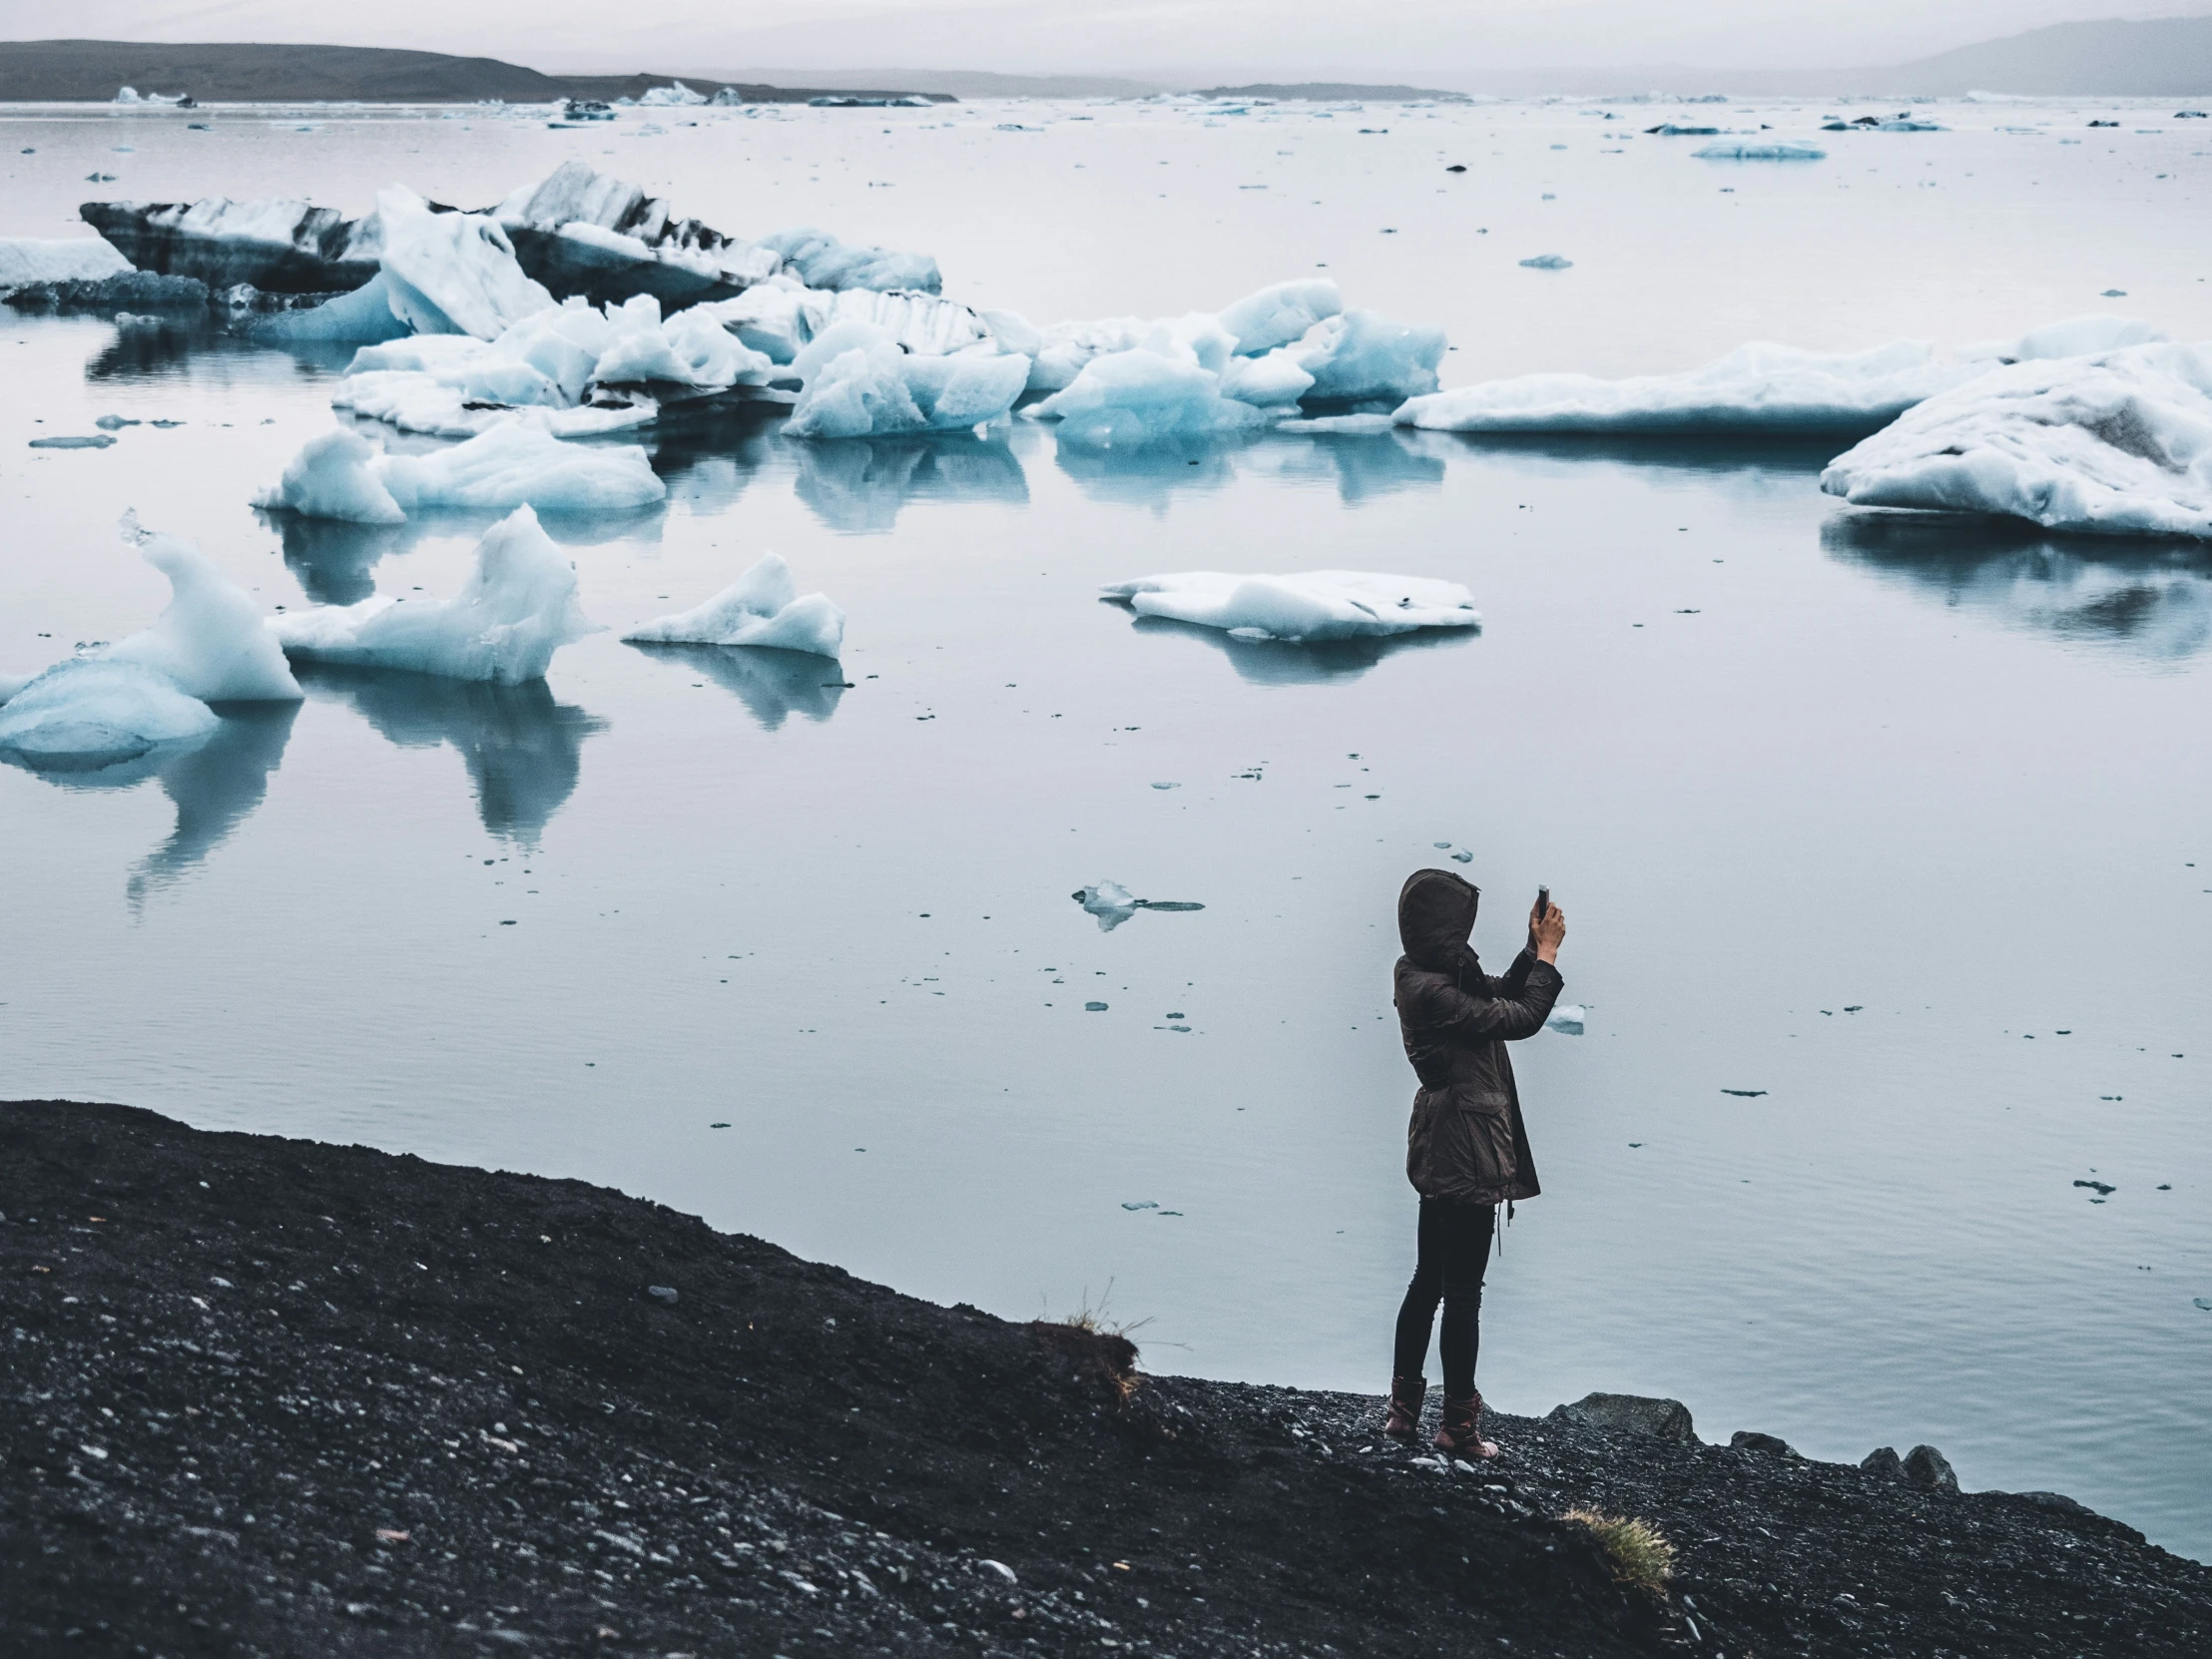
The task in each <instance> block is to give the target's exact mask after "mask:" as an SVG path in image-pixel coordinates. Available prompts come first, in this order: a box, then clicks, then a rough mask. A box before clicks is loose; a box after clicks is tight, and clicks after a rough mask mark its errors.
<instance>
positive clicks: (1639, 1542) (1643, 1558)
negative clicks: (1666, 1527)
mask: <svg viewBox="0 0 2212 1659" xmlns="http://www.w3.org/2000/svg"><path fill="white" fill-rule="evenodd" d="M1559 1518H1560V1519H1561V1520H1563V1521H1572V1522H1573V1523H1574V1524H1575V1525H1577V1526H1579V1527H1582V1528H1583V1529H1585V1530H1586V1531H1587V1532H1588V1533H1589V1534H1590V1536H1591V1537H1593V1538H1595V1539H1596V1540H1597V1542H1598V1547H1599V1548H1600V1549H1602V1550H1604V1551H1605V1556H1606V1560H1607V1561H1608V1562H1609V1563H1610V1564H1611V1566H1612V1569H1613V1576H1614V1577H1615V1578H1617V1579H1619V1580H1620V1581H1621V1582H1622V1583H1623V1584H1632V1585H1634V1586H1635V1587H1636V1588H1637V1589H1639V1590H1649V1591H1650V1592H1651V1593H1652V1594H1653V1595H1665V1594H1666V1593H1667V1580H1668V1579H1670V1578H1672V1577H1673V1576H1674V1545H1672V1544H1670V1543H1668V1542H1667V1540H1666V1537H1665V1535H1664V1534H1662V1533H1661V1532H1660V1530H1659V1529H1658V1528H1657V1527H1656V1526H1653V1525H1652V1524H1651V1522H1649V1521H1640V1520H1630V1519H1627V1518H1625V1517H1623V1516H1620V1515H1605V1514H1600V1513H1599V1512H1598V1511H1597V1510H1595V1509H1569V1510H1568V1511H1567V1512H1566V1513H1565V1514H1563V1515H1561V1516H1560V1517H1559Z"/></svg>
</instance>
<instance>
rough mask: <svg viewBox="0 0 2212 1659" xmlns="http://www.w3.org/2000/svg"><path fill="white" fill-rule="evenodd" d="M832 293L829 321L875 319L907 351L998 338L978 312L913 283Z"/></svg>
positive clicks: (962, 346) (937, 352)
mask: <svg viewBox="0 0 2212 1659" xmlns="http://www.w3.org/2000/svg"><path fill="white" fill-rule="evenodd" d="M828 297H829V299H830V306H829V319H828V320H829V323H830V324H834V323H838V322H866V323H872V324H873V325H874V326H876V327H878V328H882V329H886V330H887V331H888V332H889V333H890V334H891V336H892V337H893V338H894V339H896V340H897V341H898V343H899V344H900V345H902V346H904V347H905V348H906V349H907V350H909V351H916V352H920V353H921V354H923V355H925V356H944V355H946V354H947V353H949V352H953V351H967V350H972V349H974V348H976V347H978V346H983V345H987V344H991V343H994V342H993V341H992V336H991V330H990V328H989V327H988V326H987V325H986V324H985V323H984V321H983V318H982V316H981V315H980V314H979V313H978V312H977V311H975V310H974V309H972V308H971V307H969V306H967V305H963V304H961V303H959V301H957V300H954V299H945V298H942V297H940V296H939V295H937V294H934V293H924V292H922V291H920V290H919V289H915V288H893V289H890V290H888V291H882V292H878V291H877V290H875V289H873V288H846V289H845V290H844V291H842V292H841V293H835V294H831V295H829V296H828ZM1008 349H1012V348H1011V347H1008Z"/></svg>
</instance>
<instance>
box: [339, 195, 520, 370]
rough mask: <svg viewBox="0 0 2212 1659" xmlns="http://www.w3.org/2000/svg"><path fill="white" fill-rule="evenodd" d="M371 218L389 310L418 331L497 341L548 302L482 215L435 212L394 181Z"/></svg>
mask: <svg viewBox="0 0 2212 1659" xmlns="http://www.w3.org/2000/svg"><path fill="white" fill-rule="evenodd" d="M376 217H377V219H378V220H379V221H380V222H381V223H382V227H383V235H382V244H383V246H382V270H383V274H384V280H385V281H386V282H387V283H388V284H389V285H390V288H391V308H392V310H393V312H394V313H396V314H397V315H399V316H401V317H403V318H405V319H406V321H407V322H408V323H409V324H410V325H411V326H412V327H413V328H414V331H415V332H416V333H418V334H474V335H475V336H476V337H477V338H478V339H483V340H491V339H497V338H498V337H499V336H500V335H501V334H503V333H505V332H506V331H507V330H508V329H509V328H511V327H512V326H514V324H515V323H517V322H519V321H521V320H522V318H524V317H526V316H528V315H530V314H531V313H532V312H534V311H542V310H546V309H549V308H550V307H551V306H552V305H553V303H554V300H553V296H552V294H550V293H548V292H547V291H546V290H545V288H544V286H543V285H542V284H540V283H538V282H535V281H533V280H531V279H530V277H527V276H525V275H524V274H523V270H522V267H521V266H520V265H518V264H516V262H515V251H514V245H513V244H512V243H511V242H509V241H508V240H507V233H506V232H505V231H503V230H502V229H500V227H499V223H498V221H496V220H494V219H491V218H489V217H487V216H486V215H483V214H458V213H435V212H433V211H432V210H431V208H430V205H429V204H428V203H427V202H425V201H423V200H422V198H421V197H419V196H417V195H415V193H414V192H413V191H411V190H408V189H407V188H406V187H405V186H403V185H394V186H392V187H391V188H390V189H389V190H386V191H383V192H381V193H380V194H379V195H378V196H377V198H376ZM364 279H365V278H364Z"/></svg>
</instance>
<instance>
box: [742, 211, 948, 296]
mask: <svg viewBox="0 0 2212 1659" xmlns="http://www.w3.org/2000/svg"><path fill="white" fill-rule="evenodd" d="M761 246H762V247H763V248H773V249H774V250H775V251H776V252H777V253H778V254H781V255H782V256H783V257H784V261H785V263H786V264H787V265H789V266H790V267H791V269H792V270H793V271H794V272H796V273H798V275H799V278H800V280H802V281H803V282H805V283H806V284H807V285H808V286H809V287H811V288H919V289H921V291H922V292H924V293H935V292H936V291H937V290H938V289H940V288H941V287H943V286H944V277H943V276H942V274H940V273H939V272H938V270H937V262H936V261H935V260H932V259H931V258H930V257H929V256H928V255H926V254H899V253H895V252H893V251H892V250H890V249H888V248H861V247H855V246H853V245H852V244H850V243H842V242H839V241H838V240H837V239H836V238H835V237H833V236H831V235H830V233H829V232H827V231H818V230H816V229H814V228H813V227H812V226H805V225H802V226H798V227H795V228H794V229H792V230H789V231H775V232H771V233H770V234H769V235H767V236H765V237H763V238H762V239H761Z"/></svg>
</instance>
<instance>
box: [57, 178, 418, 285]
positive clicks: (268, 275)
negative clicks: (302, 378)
mask: <svg viewBox="0 0 2212 1659" xmlns="http://www.w3.org/2000/svg"><path fill="white" fill-rule="evenodd" d="M78 214H79V217H81V218H82V219H83V220H84V222H85V223H86V224H87V225H90V226H91V227H92V228H93V229H94V230H95V231H98V232H99V233H100V235H101V236H102V237H104V238H106V239H107V241H108V242H110V243H111V244H113V245H114V247H115V250H116V252H117V253H119V254H121V255H122V256H123V258H124V259H125V260H127V261H129V262H130V263H131V264H132V265H133V266H135V267H137V268H138V269H139V270H140V271H145V272H152V273H154V274H155V275H157V276H163V277H197V278H198V279H199V280H201V281H203V282H206V283H207V284H208V286H209V287H211V288H217V289H221V288H227V287H234V286H236V285H237V284H238V283H240V282H250V283H252V284H253V285H254V286H255V287H257V288H260V289H262V290H263V291H264V292H266V293H334V292H338V291H341V290H344V289H348V288H357V287H359V286H360V285H361V284H362V283H363V282H366V281H367V280H368V279H369V278H370V277H373V276H375V275H376V266H377V260H378V258H379V249H380V242H381V227H380V226H379V225H378V223H377V220H376V218H375V217H374V216H373V215H372V216H370V217H369V218H367V219H347V218H346V217H345V216H344V215H342V214H340V213H338V212H337V211H336V210H335V209H332V208H316V207H311V206H309V205H308V204H307V203H305V202H294V201H289V200H285V199H277V200H270V201H256V202H234V201H232V200H230V198H228V197H223V196H211V197H208V198H205V199H204V200H202V201H198V202H87V203H86V204H84V206H83V207H82V208H80V209H79V210H78Z"/></svg>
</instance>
